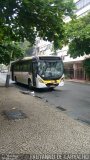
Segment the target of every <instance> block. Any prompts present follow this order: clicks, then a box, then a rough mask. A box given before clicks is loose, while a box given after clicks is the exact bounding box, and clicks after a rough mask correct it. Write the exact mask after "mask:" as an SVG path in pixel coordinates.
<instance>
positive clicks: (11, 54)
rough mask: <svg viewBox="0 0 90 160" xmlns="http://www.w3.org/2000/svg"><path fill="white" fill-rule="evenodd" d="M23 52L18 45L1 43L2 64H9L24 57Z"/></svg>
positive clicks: (0, 60) (0, 57)
mask: <svg viewBox="0 0 90 160" xmlns="http://www.w3.org/2000/svg"><path fill="white" fill-rule="evenodd" d="M23 54H24V53H23V52H22V50H21V49H20V47H19V46H18V45H17V44H11V43H6V44H2V43H0V63H4V64H6V65H7V64H9V63H10V61H13V60H15V59H17V58H20V57H23Z"/></svg>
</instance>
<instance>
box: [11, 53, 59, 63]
mask: <svg viewBox="0 0 90 160" xmlns="http://www.w3.org/2000/svg"><path fill="white" fill-rule="evenodd" d="M27 60H61V57H59V56H56V55H49V56H46V55H38V56H30V57H24V58H22V59H17V60H16V61H13V62H12V63H17V62H22V61H27Z"/></svg>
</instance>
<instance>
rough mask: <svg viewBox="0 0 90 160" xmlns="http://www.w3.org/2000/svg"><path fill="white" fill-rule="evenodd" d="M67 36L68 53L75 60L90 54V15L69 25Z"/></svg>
mask: <svg viewBox="0 0 90 160" xmlns="http://www.w3.org/2000/svg"><path fill="white" fill-rule="evenodd" d="M66 35H67V37H68V39H69V50H68V53H69V54H70V55H71V56H72V57H73V58H76V57H77V56H83V55H85V54H86V55H88V54H90V13H89V14H87V15H86V16H84V17H82V18H79V19H76V20H72V21H71V22H70V23H68V24H67V26H66Z"/></svg>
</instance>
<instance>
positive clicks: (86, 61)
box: [83, 58, 90, 79]
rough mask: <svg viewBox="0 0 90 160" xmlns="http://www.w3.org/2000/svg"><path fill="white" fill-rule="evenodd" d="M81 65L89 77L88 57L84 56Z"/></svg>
mask: <svg viewBox="0 0 90 160" xmlns="http://www.w3.org/2000/svg"><path fill="white" fill-rule="evenodd" d="M83 66H84V68H85V73H86V75H87V77H88V78H89V79H90V58H86V59H85V60H84V61H83Z"/></svg>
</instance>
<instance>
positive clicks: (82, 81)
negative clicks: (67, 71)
mask: <svg viewBox="0 0 90 160" xmlns="http://www.w3.org/2000/svg"><path fill="white" fill-rule="evenodd" d="M65 81H69V82H75V83H82V84H90V81H85V80H78V79H65Z"/></svg>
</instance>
